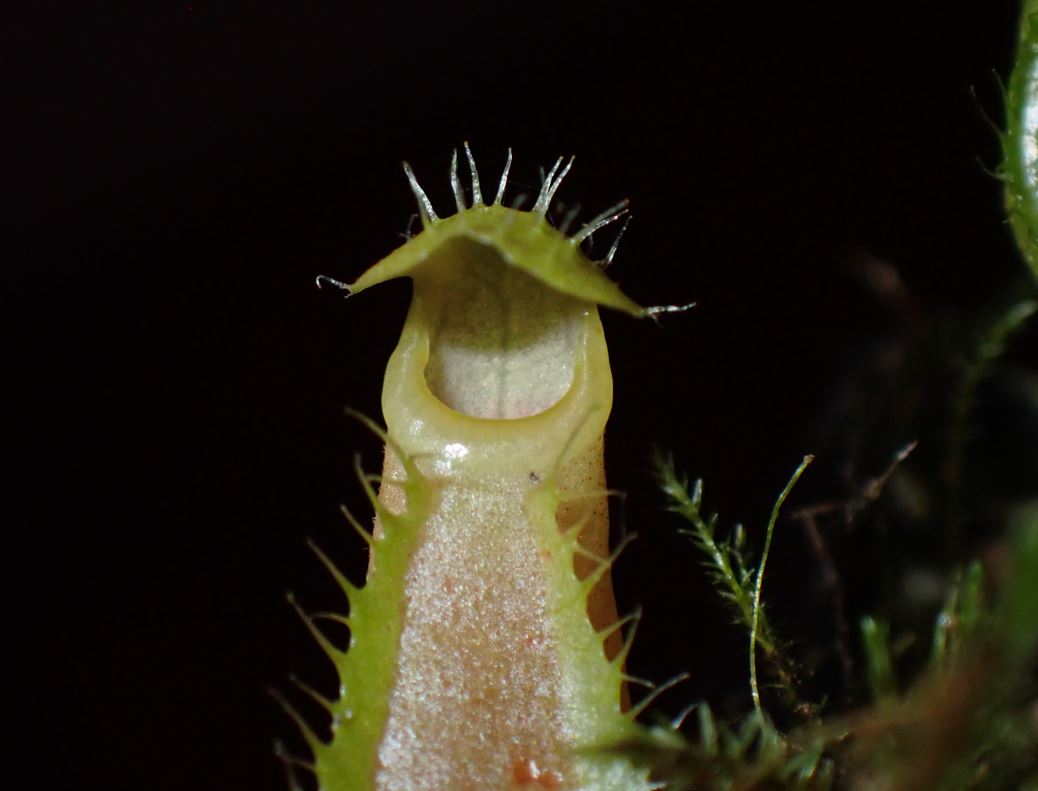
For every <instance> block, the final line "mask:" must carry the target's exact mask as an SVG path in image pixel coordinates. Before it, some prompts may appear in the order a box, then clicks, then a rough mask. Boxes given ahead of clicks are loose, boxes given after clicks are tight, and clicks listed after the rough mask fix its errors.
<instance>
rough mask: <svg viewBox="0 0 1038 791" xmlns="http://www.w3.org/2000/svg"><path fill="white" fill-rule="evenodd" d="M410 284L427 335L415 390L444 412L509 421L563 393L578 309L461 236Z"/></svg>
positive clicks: (580, 309)
mask: <svg viewBox="0 0 1038 791" xmlns="http://www.w3.org/2000/svg"><path fill="white" fill-rule="evenodd" d="M414 279H415V294H416V298H417V299H418V301H419V304H418V306H417V309H418V310H420V311H421V312H422V318H423V320H424V323H425V326H426V327H427V331H428V335H429V357H428V360H427V362H426V366H425V371H424V375H425V381H426V384H427V385H428V387H429V391H430V392H431V393H432V395H433V396H435V397H436V398H438V399H439V400H440V401H441V402H443V403H444V404H445V405H446V406H448V407H449V408H451V409H453V410H454V411H456V412H460V413H461V414H463V415H468V416H470V417H477V418H485V419H493V420H514V419H518V418H524V417H529V416H531V415H536V414H539V413H542V412H544V411H546V410H548V409H549V408H551V407H552V406H553V405H555V404H556V403H558V402H559V401H560V400H561V399H562V398H563V396H565V394H566V393H567V392H568V391H569V389H570V387H571V386H572V384H573V373H574V367H575V364H576V355H577V349H578V345H579V342H580V336H581V334H582V333H581V318H582V316H583V314H584V312H585V310H586V305H585V304H584V303H582V302H580V301H579V300H577V299H575V298H573V297H571V296H569V295H566V294H561V293H559V292H558V291H556V290H555V289H553V288H551V287H549V286H547V285H546V284H544V283H542V282H541V281H539V280H537V279H535V278H533V277H531V276H530V275H528V274H527V273H525V272H523V271H522V270H520V269H517V268H515V267H511V266H508V264H507V263H506V262H505V261H504V260H503V258H502V256H501V254H500V253H499V252H498V251H497V250H496V249H495V248H493V247H491V246H489V245H487V244H483V243H481V242H478V241H475V240H472V239H467V238H464V237H459V238H455V239H451V240H449V241H447V242H446V243H445V244H443V245H441V246H440V247H439V248H438V249H437V250H436V251H435V252H434V253H433V254H432V255H430V256H429V258H428V259H426V261H425V262H423V264H422V265H421V266H420V267H418V268H417V269H416V270H415V272H414Z"/></svg>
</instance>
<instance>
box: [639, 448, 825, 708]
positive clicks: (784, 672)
mask: <svg viewBox="0 0 1038 791" xmlns="http://www.w3.org/2000/svg"><path fill="white" fill-rule="evenodd" d="M811 460H812V457H811V456H807V457H805V458H804V460H803V461H802V462H801V464H800V466H799V467H798V468H797V469H796V471H795V472H794V473H793V476H792V477H791V478H790V480H789V482H788V483H787V484H786V487H785V488H784V489H783V490H782V492H781V494H780V495H779V496H778V499H777V500H776V501H775V505H774V507H773V508H772V511H771V516H770V518H769V520H768V526H767V530H766V537H765V545H764V550H763V552H762V553H761V559H760V562H759V565H758V566H757V568H756V569H754V568H752V565H751V560H750V557H749V555H748V554H747V553H746V550H745V531H744V530H743V528H742V526H741V525H736V526H735V528H734V529H733V530H732V532H731V533H730V534H729V536H728V538H727V539H724V540H719V539H718V538H717V536H716V529H717V521H718V516H717V514H711V515H710V516H709V517H704V516H703V513H702V502H703V482H702V481H701V480H697V481H696V482H695V483H694V484H693V485H692V486H691V488H690V487H689V483H688V479H687V478H686V477H685V476H683V475H680V474H679V473H678V472H677V470H676V468H675V466H674V460H673V458H672V457H670V456H668V455H665V454H662V453H657V454H656V458H655V466H656V475H657V479H658V480H659V483H660V486H661V488H662V489H663V491H664V493H665V494H666V495H667V500H668V504H667V507H668V509H669V510H670V511H673V512H674V513H677V514H679V515H680V516H682V517H683V518H684V519H685V520H686V521H687V522H688V523H689V524H690V525H691V528H690V529H689V528H686V529H683V530H681V531H680V532H681V533H682V534H683V535H686V536H688V537H689V538H691V539H692V541H693V543H694V544H695V545H696V546H697V547H698V548H699V549H701V550H702V551H703V552H704V553H705V554H706V556H707V557H706V560H705V561H704V564H705V565H706V567H707V569H708V570H709V573H710V576H711V579H712V580H713V582H714V586H715V588H716V589H717V593H718V595H719V596H720V597H721V598H722V599H723V600H724V601H725V602H726V603H727V605H728V607H729V609H730V610H731V612H732V613H733V615H734V616H735V619H736V622H737V623H738V624H739V625H741V626H742V627H743V628H745V629H746V632H747V634H748V636H749V642H750V690H751V695H752V697H753V701H754V705H755V707H756V708H757V709H758V711H759V710H760V693H759V690H758V685H757V670H756V649H757V648H758V647H759V648H760V649H761V651H763V652H764V655H765V656H766V657H767V659H768V662H769V666H770V668H771V671H772V672H773V674H774V676H775V683H776V686H777V689H778V691H779V693H780V695H781V697H782V699H783V702H784V703H785V704H786V705H787V706H788V707H789V708H790V709H791V710H797V711H801V712H808V713H809V712H812V711H813V708H814V707H813V706H812V705H810V704H806V703H805V702H803V701H801V700H800V698H799V693H798V686H799V683H798V681H797V672H796V666H795V664H794V662H793V661H792V660H791V659H790V657H789V656H788V653H787V652H786V650H785V648H784V645H783V644H782V642H781V641H780V640H779V638H778V637H777V635H776V634H775V630H774V628H773V627H772V626H771V623H770V622H769V620H768V617H767V613H766V610H765V607H764V602H763V600H762V597H761V586H762V583H763V579H764V565H765V563H766V562H767V557H768V552H769V551H770V548H771V538H772V534H773V533H774V529H775V522H776V521H777V519H778V512H779V509H780V508H781V507H782V504H783V503H784V502H785V499H786V497H787V496H788V495H789V493H790V491H791V490H792V488H793V486H794V485H795V484H796V482H797V480H799V478H800V476H801V475H802V474H803V472H804V470H805V469H806V468H807V466H808V464H810V463H811Z"/></svg>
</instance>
